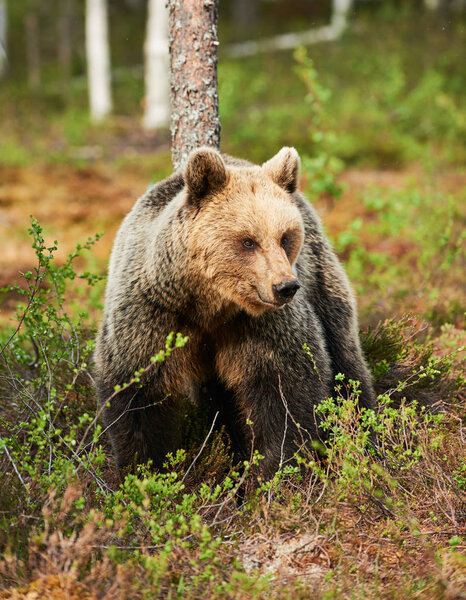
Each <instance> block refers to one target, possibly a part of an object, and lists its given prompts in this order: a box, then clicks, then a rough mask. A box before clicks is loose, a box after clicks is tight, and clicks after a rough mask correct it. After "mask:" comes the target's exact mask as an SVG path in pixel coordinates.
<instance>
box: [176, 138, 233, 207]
mask: <svg viewBox="0 0 466 600" xmlns="http://www.w3.org/2000/svg"><path fill="white" fill-rule="evenodd" d="M184 181H185V184H186V188H187V190H188V198H189V200H190V201H191V202H193V203H194V204H196V203H198V202H199V200H202V199H203V198H204V197H205V196H206V195H207V194H209V193H212V192H214V193H215V192H218V191H220V190H221V189H222V188H223V187H224V186H225V184H226V182H227V169H226V166H225V163H224V162H223V158H222V157H221V156H220V154H219V153H218V152H217V151H216V150H213V149H212V148H199V149H198V150H194V151H193V152H191V154H190V155H189V158H188V162H187V164H186V169H185V172H184Z"/></svg>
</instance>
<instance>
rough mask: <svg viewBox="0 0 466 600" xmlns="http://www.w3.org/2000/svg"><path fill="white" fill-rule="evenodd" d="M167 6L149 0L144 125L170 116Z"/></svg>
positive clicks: (159, 124)
mask: <svg viewBox="0 0 466 600" xmlns="http://www.w3.org/2000/svg"><path fill="white" fill-rule="evenodd" d="M168 45H169V44H168V9H167V8H166V6H165V0H149V2H148V15H147V37H146V45H145V54H146V64H145V74H144V78H145V87H146V98H145V111H144V120H143V124H144V128H145V129H149V130H150V129H157V128H158V127H163V126H166V125H168V123H169V120H170V62H169V49H168Z"/></svg>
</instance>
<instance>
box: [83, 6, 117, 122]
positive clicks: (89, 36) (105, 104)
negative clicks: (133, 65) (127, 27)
mask: <svg viewBox="0 0 466 600" xmlns="http://www.w3.org/2000/svg"><path fill="white" fill-rule="evenodd" d="M86 55H87V76H88V86H89V106H90V112H91V119H92V120H93V121H95V122H98V121H101V120H102V119H104V118H105V117H107V116H108V115H109V114H110V111H111V110H112V94H111V84H110V50H109V39H108V14H107V0H86Z"/></svg>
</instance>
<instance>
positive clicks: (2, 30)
mask: <svg viewBox="0 0 466 600" xmlns="http://www.w3.org/2000/svg"><path fill="white" fill-rule="evenodd" d="M7 47H8V14H7V7H6V0H0V78H2V77H3V76H4V75H5V73H6V71H7V67H8V50H7Z"/></svg>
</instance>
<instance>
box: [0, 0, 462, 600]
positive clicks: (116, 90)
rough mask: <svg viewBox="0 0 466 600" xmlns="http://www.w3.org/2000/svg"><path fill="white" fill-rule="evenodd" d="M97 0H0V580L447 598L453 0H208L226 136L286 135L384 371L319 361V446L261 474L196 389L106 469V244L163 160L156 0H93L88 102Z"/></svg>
mask: <svg viewBox="0 0 466 600" xmlns="http://www.w3.org/2000/svg"><path fill="white" fill-rule="evenodd" d="M101 1H102V0H87V1H86V2H85V1H84V0H61V1H60V2H58V1H56V2H41V1H40V0H0V288H2V287H3V288H4V289H3V290H2V292H1V293H0V359H1V360H0V599H1V600H12V599H13V598H15V599H18V598H21V599H23V598H28V599H29V598H32V597H42V598H52V597H53V598H57V600H59V599H61V598H92V600H94V599H96V598H102V599H105V600H113V599H117V598H124V599H125V600H126V599H133V598H134V599H139V598H159V597H160V598H188V599H189V598H192V599H197V598H203V599H205V600H208V599H212V600H219V599H221V598H224V599H225V600H230V599H232V598H238V600H242V599H243V598H258V599H259V598H260V599H262V598H272V597H273V598H280V599H283V600H285V599H293V600H299V599H302V600H304V599H308V598H311V597H312V598H316V599H321V600H330V599H333V598H358V599H359V598H360V599H361V600H363V599H364V600H366V599H373V600H380V599H384V598H387V599H388V598H398V599H403V598H407V599H408V598H409V599H412V600H414V599H419V598H421V599H426V600H441V599H443V598H447V599H450V600H454V599H460V598H461V599H464V598H465V597H466V575H465V573H466V563H465V560H466V559H465V549H466V545H465V537H464V536H465V532H466V528H465V526H466V521H465V515H466V505H465V500H464V498H465V495H464V494H465V491H466V459H465V456H466V438H465V428H464V419H465V414H466V413H465V401H464V374H463V371H462V369H461V362H460V354H461V352H462V351H464V339H465V336H464V329H463V327H464V309H465V302H464V300H465V297H464V289H465V286H464V266H465V265H464V240H465V233H464V231H465V227H464V225H465V217H466V214H465V210H466V191H465V190H466V185H465V184H466V172H465V159H466V147H465V140H466V112H465V104H466V70H465V68H464V66H465V64H466V52H465V50H466V44H465V42H466V39H465V38H466V31H465V24H466V15H465V2H464V0H355V1H354V2H350V1H349V0H220V2H219V42H220V44H219V65H218V76H219V103H220V120H221V125H222V134H221V149H222V151H223V152H226V153H229V154H232V155H236V156H239V157H243V158H246V159H250V160H252V161H255V162H261V161H264V160H266V159H268V158H270V157H271V156H272V155H274V154H275V153H276V152H277V151H278V150H279V149H280V148H281V147H282V146H283V145H290V146H295V147H296V148H297V150H298V151H299V153H300V155H301V157H302V164H303V168H302V180H301V187H302V189H303V190H304V191H305V192H306V194H307V196H308V198H309V200H310V201H311V202H312V203H313V204H314V206H315V207H316V209H317V211H318V212H319V214H320V216H321V217H322V220H323V223H324V227H325V229H326V232H327V234H328V236H329V238H330V239H331V241H332V243H333V245H334V247H335V249H336V251H337V253H338V255H339V257H340V258H341V260H342V262H343V263H344V266H345V269H346V270H347V273H348V275H349V278H350V280H351V282H352V284H353V286H354V288H355V291H356V293H357V296H358V305H359V313H360V322H361V328H362V334H361V335H362V342H363V346H364V350H365V353H366V356H367V358H368V362H369V364H370V367H371V369H372V372H373V374H374V381H375V385H376V389H377V392H378V393H379V394H380V396H379V410H378V411H377V414H374V413H372V411H366V412H365V413H364V411H363V413H362V415H361V413H360V412H359V411H358V410H357V408H356V407H357V389H356V388H355V387H351V386H352V384H351V383H349V384H347V383H345V384H341V382H340V383H338V384H337V385H336V388H335V396H336V398H335V399H328V402H326V403H325V405H324V406H321V407H320V408H319V410H320V411H321V415H322V419H323V422H324V424H325V427H326V429H327V431H328V432H329V439H330V441H331V444H329V447H328V449H327V451H326V454H325V460H324V459H322V460H321V458H316V457H315V456H314V455H313V454H312V455H310V456H306V457H303V458H302V461H301V468H300V469H299V468H297V467H294V466H292V465H286V466H285V467H284V468H283V469H281V470H280V471H279V473H278V474H277V475H276V476H275V477H274V479H273V480H271V481H270V482H263V483H262V484H261V485H260V486H259V488H257V489H255V490H252V489H251V487H250V488H248V487H247V486H248V482H249V479H248V473H249V469H250V468H251V464H249V463H248V464H245V465H244V466H243V467H244V469H243V470H241V469H240V471H239V472H238V470H236V468H235V466H234V465H232V464H231V458H230V455H229V452H228V443H229V442H228V439H225V436H224V435H222V433H221V432H220V433H214V434H212V430H213V425H214V424H213V423H212V427H211V429H210V430H209V426H210V423H207V424H205V423H201V424H200V425H199V426H198V425H197V421H196V418H199V415H198V416H197V417H196V418H193V423H195V425H193V432H192V434H193V435H192V437H191V438H190V439H188V440H187V443H186V452H183V451H181V452H180V453H178V454H177V456H175V457H171V458H169V460H168V462H167V473H156V474H151V473H150V472H149V471H148V470H147V469H146V468H141V470H140V471H139V472H138V474H137V476H136V475H132V474H130V475H128V476H126V477H125V478H124V480H123V482H121V480H120V479H119V475H118V473H117V472H116V468H115V464H114V460H113V458H112V456H111V449H110V448H109V447H108V441H107V440H106V437H105V435H104V432H103V431H102V427H101V425H100V412H99V408H98V407H97V406H96V400H95V389H94V386H93V376H92V366H91V365H92V351H93V344H94V342H93V338H94V335H95V329H96V323H97V322H98V320H99V319H100V315H101V307H102V296H103V290H104V286H105V272H106V268H107V263H108V257H109V254H110V249H111V245H112V243H113V238H114V235H115V232H116V230H117V228H118V226H119V225H120V223H121V221H122V219H123V217H124V216H125V215H126V214H127V212H128V211H129V210H130V208H131V207H132V205H133V203H134V202H135V200H136V198H137V197H138V196H140V195H141V194H142V193H143V192H144V191H145V190H146V188H147V186H148V185H150V184H151V183H152V182H155V181H158V180H160V179H161V178H163V177H165V176H167V175H168V174H170V173H171V172H172V162H171V154H170V133H169V128H168V124H165V125H161V126H157V127H155V126H154V122H151V119H149V118H148V116H147V113H148V108H149V107H150V104H151V100H150V95H149V94H148V89H147V85H146V83H145V67H146V65H147V61H146V55H145V50H144V49H145V47H147V48H149V44H147V42H146V37H147V30H148V18H147V17H148V6H149V0H108V2H105V1H104V2H102V4H104V5H105V4H107V8H108V32H109V64H110V65H111V88H110V90H111V94H110V95H109V97H108V98H107V100H106V102H104V103H103V105H101V106H100V108H99V109H98V110H96V108H95V106H94V108H92V105H90V102H89V86H88V82H89V78H88V57H87V56H86V7H87V10H89V7H90V6H91V5H93V6H94V7H95V6H96V4H98V3H99V2H101ZM150 1H151V2H152V0H150ZM154 3H155V0H154ZM93 24H95V20H93ZM288 34H290V35H288ZM283 36H285V37H283ZM98 39H100V38H99V37H98V36H97V37H95V36H94V37H93V41H96V40H98ZM318 39H320V41H318ZM325 40H326V41H325ZM88 41H89V40H88ZM250 42H251V43H250ZM311 42H312V43H311ZM280 44H281V45H285V46H286V48H285V49H281V50H279V49H276V48H274V46H278V45H280ZM155 46H157V44H156V45H155ZM160 48H162V49H163V48H165V49H166V46H164V45H163V44H162V45H161V46H160V45H159V50H160ZM104 62H105V60H104ZM105 79H106V78H105V77H103V78H102V77H100V79H99V78H97V84H99V83H101V84H104V86H105ZM158 81H159V83H160V86H159V87H160V89H162V88H165V89H167V88H166V84H167V82H166V80H164V79H163V78H161V79H159V80H158ZM152 83H153V81H152ZM107 91H108V90H107ZM159 91H160V90H159ZM30 215H33V217H34V218H35V219H37V220H31V217H30ZM94 234H98V235H96V236H95V237H94ZM101 234H103V235H101ZM86 240H87V241H86ZM96 242H97V243H96ZM15 281H17V282H18V283H17V284H15V285H12V286H11V285H10V284H13V282H15ZM18 303H20V304H19V305H18ZM173 343H174V339H171V340H168V342H167V346H166V348H165V350H162V349H161V353H159V354H160V356H159V355H158V358H157V361H159V360H164V359H165V358H167V359H169V355H170V353H171V351H172V346H171V345H172V344H173ZM175 351H177V352H178V351H181V350H178V349H176V350H175ZM142 367H144V365H142ZM139 381H140V380H139V375H138V374H136V375H135V378H134V380H132V381H131V382H129V385H137V384H138V382H139ZM117 387H118V386H117ZM356 387H357V386H356ZM117 393H118V390H117V389H115V394H117ZM187 414H188V417H189V418H191V417H190V416H189V415H190V413H187ZM201 420H202V419H201ZM197 427H198V429H199V431H198V430H197ZM194 430H195V431H194ZM374 432H375V433H376V434H377V438H378V439H377V449H376V451H374V448H373V445H372V443H371V440H372V439H373V434H374ZM255 460H256V458H254V459H253V460H252V463H254V461H255ZM257 460H259V459H257ZM245 489H246V490H247V489H249V490H250V495H247V494H246V495H244V490H245ZM21 585H25V586H26V587H25V588H23V591H22V592H11V591H8V588H11V587H14V586H21ZM28 586H29V587H28ZM31 586H32V587H31ZM2 590H3V591H2ZM56 590H61V592H60V593H58V592H56ZM29 593H30V594H33V595H32V596H31V595H28V594H29ZM15 594H16V595H15ZM21 594H22V595H21ZM34 594H36V595H34ZM55 594H56V595H55ZM73 594H74V595H73Z"/></svg>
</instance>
